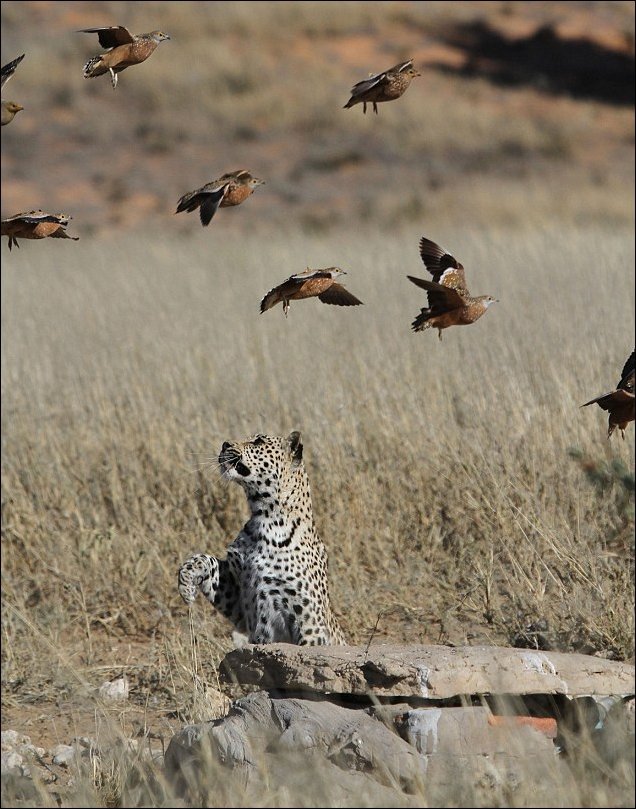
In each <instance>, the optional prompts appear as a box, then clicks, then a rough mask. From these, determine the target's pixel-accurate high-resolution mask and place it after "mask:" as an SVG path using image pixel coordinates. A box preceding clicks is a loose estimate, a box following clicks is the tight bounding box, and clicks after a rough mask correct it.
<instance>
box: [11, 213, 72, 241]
mask: <svg viewBox="0 0 636 809" xmlns="http://www.w3.org/2000/svg"><path fill="white" fill-rule="evenodd" d="M69 219H71V217H70V216H67V215H66V214H63V213H57V214H50V213H44V211H29V212H28V213H18V214H16V215H15V216H10V217H9V218H8V219H3V220H2V222H1V223H0V236H8V237H9V250H11V248H12V246H13V245H15V246H16V247H20V245H19V244H18V239H19V238H20V239H46V238H47V236H50V237H51V238H52V239H72V240H73V241H74V242H77V241H79V236H69V235H68V233H67V232H66V227H67V225H68V223H69Z"/></svg>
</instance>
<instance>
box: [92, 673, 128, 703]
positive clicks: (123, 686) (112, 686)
mask: <svg viewBox="0 0 636 809" xmlns="http://www.w3.org/2000/svg"><path fill="white" fill-rule="evenodd" d="M129 689H130V685H129V683H128V677H126V676H124V677H119V678H118V679H117V680H110V681H109V680H107V681H106V682H105V683H102V685H101V686H100V688H99V696H100V697H101V698H102V699H103V700H108V701H109V702H116V701H118V700H125V699H128V692H129Z"/></svg>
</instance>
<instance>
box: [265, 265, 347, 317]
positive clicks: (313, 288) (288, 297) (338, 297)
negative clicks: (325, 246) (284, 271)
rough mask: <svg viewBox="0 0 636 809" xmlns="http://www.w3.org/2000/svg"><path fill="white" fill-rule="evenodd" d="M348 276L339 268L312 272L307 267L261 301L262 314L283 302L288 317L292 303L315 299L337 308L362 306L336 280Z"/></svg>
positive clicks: (272, 290)
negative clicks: (290, 303)
mask: <svg viewBox="0 0 636 809" xmlns="http://www.w3.org/2000/svg"><path fill="white" fill-rule="evenodd" d="M346 274H347V273H346V272H345V271H344V270H341V269H340V268H339V267H328V268H327V269H326V270H311V269H309V267H307V269H306V270H304V271H303V272H299V273H297V274H296V275H290V277H289V278H288V279H287V280H286V281H283V283H282V284H279V285H278V286H277V287H274V288H273V289H270V291H269V292H268V293H267V295H265V297H264V298H263V300H262V301H261V314H262V313H263V312H266V311H267V310H268V309H271V308H272V306H276V304H277V303H281V302H282V304H283V312H284V314H285V317H287V311H288V309H289V302H290V301H299V300H302V299H303V298H314V297H317V298H318V299H319V300H321V301H322V302H323V303H331V304H335V305H336V306H358V305H360V304H362V301H359V300H358V299H357V298H356V297H355V295H352V294H351V293H350V292H349V291H348V290H347V289H345V288H344V287H343V286H342V284H339V283H338V282H337V280H336V279H338V278H342V276H343V275H346Z"/></svg>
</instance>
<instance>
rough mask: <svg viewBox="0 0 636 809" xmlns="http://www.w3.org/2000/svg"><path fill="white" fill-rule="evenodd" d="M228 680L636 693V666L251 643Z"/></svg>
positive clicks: (226, 665) (294, 686)
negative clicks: (635, 676)
mask: <svg viewBox="0 0 636 809" xmlns="http://www.w3.org/2000/svg"><path fill="white" fill-rule="evenodd" d="M221 678H222V680H223V681H224V682H226V683H230V682H231V683H240V684H243V685H256V686H259V687H260V688H264V689H276V690H279V691H293V692H301V693H319V694H325V695H329V694H351V695H359V696H366V697H369V696H370V695H373V696H374V697H408V698H416V699H421V700H426V701H431V700H449V699H453V698H457V697H462V696H466V695H471V696H477V695H483V694H497V695H509V696H513V697H514V696H520V695H526V694H561V695H564V696H567V697H576V696H583V695H598V696H604V695H621V696H628V695H632V694H634V666H633V665H630V664H628V663H621V662H616V661H612V660H604V659H602V658H598V657H593V656H589V655H582V654H566V653H560V652H537V651H531V650H527V649H512V648H505V647H493V646H463V647H449V646H393V645H388V644H378V645H376V646H371V647H369V648H368V649H366V648H365V647H362V646H293V645H291V644H285V643H276V644H269V645H263V646H256V645H253V644H248V645H247V646H244V647H243V648H241V649H235V650H233V651H231V652H229V653H228V654H227V655H226V656H225V658H224V659H223V661H222V662H221Z"/></svg>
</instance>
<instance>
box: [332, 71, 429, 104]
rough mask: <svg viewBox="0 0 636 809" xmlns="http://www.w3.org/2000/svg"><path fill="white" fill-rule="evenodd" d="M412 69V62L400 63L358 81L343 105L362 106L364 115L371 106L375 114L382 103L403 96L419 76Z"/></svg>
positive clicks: (419, 74)
mask: <svg viewBox="0 0 636 809" xmlns="http://www.w3.org/2000/svg"><path fill="white" fill-rule="evenodd" d="M421 75H422V74H421V73H419V72H418V71H417V70H415V68H414V67H413V60H412V59H409V60H408V61H407V62H402V63H401V64H399V65H395V66H394V67H391V68H389V69H388V70H385V71H384V73H378V74H377V75H375V76H373V75H372V76H370V77H369V78H368V79H364V80H363V81H359V82H358V83H357V84H354V85H353V87H352V88H351V98H350V99H349V100H348V101H347V103H346V104H345V105H344V107H343V109H345V110H346V109H348V108H349V107H353V106H355V105H356V104H362V112H363V113H364V114H365V115H366V112H367V104H373V111H374V112H375V113H376V114H377V112H378V104H379V103H380V102H382V101H393V100H394V99H396V98H399V97H400V96H401V95H403V94H404V93H405V92H406V90H407V88H408V86H409V84H410V83H411V81H412V80H413V79H414V78H415V77H416V76H421Z"/></svg>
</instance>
